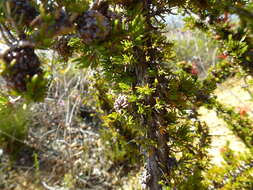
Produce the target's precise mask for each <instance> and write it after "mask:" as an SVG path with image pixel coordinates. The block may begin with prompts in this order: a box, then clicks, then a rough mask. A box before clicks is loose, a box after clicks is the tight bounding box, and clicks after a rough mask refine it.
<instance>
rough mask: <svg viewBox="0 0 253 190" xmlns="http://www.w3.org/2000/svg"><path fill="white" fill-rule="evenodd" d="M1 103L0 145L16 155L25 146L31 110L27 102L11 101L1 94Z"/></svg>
mask: <svg viewBox="0 0 253 190" xmlns="http://www.w3.org/2000/svg"><path fill="white" fill-rule="evenodd" d="M1 100H2V101H1V104H0V147H1V148H2V149H3V150H4V151H5V152H7V153H10V155H12V156H14V157H13V158H15V156H16V154H17V153H18V152H19V151H20V149H21V148H22V147H23V146H25V143H24V140H25V138H26V137H27V134H28V127H29V119H30V118H29V117H30V116H31V115H30V111H29V109H28V108H27V107H26V105H25V104H22V103H21V104H20V103H18V104H17V103H16V104H13V103H11V102H9V99H8V98H7V97H4V96H1Z"/></svg>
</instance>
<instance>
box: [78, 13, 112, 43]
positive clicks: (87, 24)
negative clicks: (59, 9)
mask: <svg viewBox="0 0 253 190" xmlns="http://www.w3.org/2000/svg"><path fill="white" fill-rule="evenodd" d="M75 22H76V24H77V26H76V29H77V31H78V33H79V35H80V37H81V38H82V39H83V41H84V43H87V44H89V43H91V42H92V41H94V40H104V39H105V38H106V36H107V35H108V34H109V32H110V29H111V27H110V24H109V20H108V18H106V17H105V16H104V15H102V14H101V13H100V12H98V11H96V10H89V11H86V12H85V13H83V14H82V15H81V16H79V17H78V18H77V19H76V21H75Z"/></svg>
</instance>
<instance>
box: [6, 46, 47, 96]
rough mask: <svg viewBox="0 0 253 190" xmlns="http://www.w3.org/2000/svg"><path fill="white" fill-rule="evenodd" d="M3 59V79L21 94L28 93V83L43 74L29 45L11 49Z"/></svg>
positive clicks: (37, 59)
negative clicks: (35, 76)
mask: <svg viewBox="0 0 253 190" xmlns="http://www.w3.org/2000/svg"><path fill="white" fill-rule="evenodd" d="M20 44H22V43H20ZM2 59H3V64H4V67H3V68H4V69H3V71H2V76H3V78H4V79H5V80H6V82H7V85H8V86H9V87H11V88H13V89H15V90H17V91H19V92H24V91H26V90H27V82H28V81H31V79H32V77H33V76H34V75H36V74H38V75H39V74H41V73H42V69H41V68H40V65H41V63H40V60H39V58H38V57H37V55H36V54H35V52H34V48H33V47H32V46H30V44H29V43H27V44H26V43H23V45H22V46H13V47H11V48H9V49H8V50H6V51H5V52H4V54H3V55H2Z"/></svg>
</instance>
